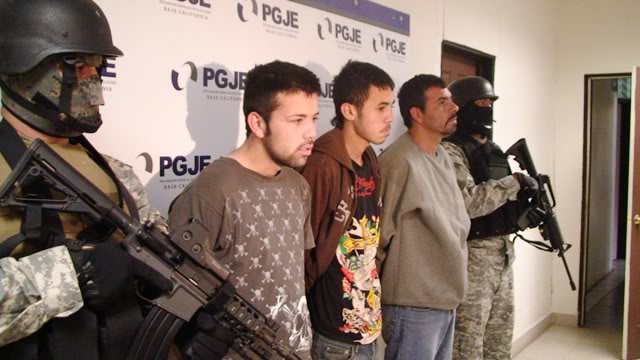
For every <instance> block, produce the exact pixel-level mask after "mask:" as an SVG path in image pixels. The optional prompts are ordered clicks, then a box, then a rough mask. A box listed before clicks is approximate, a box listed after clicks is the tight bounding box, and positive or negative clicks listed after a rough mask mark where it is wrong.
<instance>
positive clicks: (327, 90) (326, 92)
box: [320, 83, 333, 99]
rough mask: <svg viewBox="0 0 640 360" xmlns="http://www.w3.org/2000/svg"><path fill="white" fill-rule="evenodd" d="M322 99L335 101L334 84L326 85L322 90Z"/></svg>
mask: <svg viewBox="0 0 640 360" xmlns="http://www.w3.org/2000/svg"><path fill="white" fill-rule="evenodd" d="M320 97H321V98H323V99H333V83H324V85H322V87H321V88H320Z"/></svg>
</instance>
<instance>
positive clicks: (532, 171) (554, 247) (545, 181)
mask: <svg viewBox="0 0 640 360" xmlns="http://www.w3.org/2000/svg"><path fill="white" fill-rule="evenodd" d="M506 154H507V155H512V156H513V157H514V159H515V160H516V162H518V164H519V165H520V168H521V169H522V170H526V171H527V172H528V173H529V175H530V176H531V177H533V178H535V179H536V180H537V181H538V191H537V194H536V195H535V196H534V197H533V199H532V200H531V205H532V208H531V209H532V210H531V211H537V209H541V210H542V212H543V213H544V214H545V215H544V217H543V220H542V224H541V225H540V226H539V228H540V234H541V235H542V238H543V239H545V240H547V241H549V243H550V244H551V250H550V251H553V252H557V253H558V257H560V258H561V259H562V263H563V264H564V268H565V271H566V272H567V277H568V278H569V286H571V290H573V291H575V290H576V285H575V283H574V282H573V278H572V277H571V272H570V270H569V266H568V265H567V260H566V259H565V257H564V253H565V252H566V251H567V250H569V248H571V244H566V243H565V242H564V238H563V236H562V232H561V231H560V224H559V223H558V219H557V217H556V213H555V211H554V210H553V209H554V207H555V206H556V200H555V196H554V194H553V188H552V187H551V180H550V179H549V176H547V175H544V174H539V173H538V171H537V170H536V166H535V164H534V162H533V158H532V157H531V153H530V152H529V147H528V146H527V141H526V140H525V139H520V140H518V141H516V142H515V144H513V145H512V146H511V147H510V148H509V149H508V150H507V151H506ZM519 224H520V221H519ZM536 225H537V224H536ZM534 226H535V225H534ZM527 227H528V226H524V227H523V226H522V225H521V226H520V228H521V230H524V229H526V228H527Z"/></svg>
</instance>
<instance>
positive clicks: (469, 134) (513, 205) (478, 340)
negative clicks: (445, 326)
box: [443, 76, 537, 360]
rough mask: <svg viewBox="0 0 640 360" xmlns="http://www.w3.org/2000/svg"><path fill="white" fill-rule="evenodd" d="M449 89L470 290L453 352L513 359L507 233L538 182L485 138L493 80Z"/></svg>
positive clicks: (451, 148)
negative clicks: (466, 223) (514, 168)
mask: <svg viewBox="0 0 640 360" xmlns="http://www.w3.org/2000/svg"><path fill="white" fill-rule="evenodd" d="M448 88H449V90H450V91H451V94H452V96H453V101H454V102H455V103H456V105H458V106H459V107H460V110H459V111H458V127H457V130H456V132H455V133H454V134H453V135H452V136H450V137H449V138H447V139H445V142H443V145H444V147H445V149H446V150H447V152H448V153H449V155H450V156H451V159H452V160H453V162H454V164H455V169H456V178H457V181H458V186H459V187H460V189H461V190H462V193H463V198H464V200H465V206H466V209H467V212H468V214H469V217H470V218H471V230H470V232H469V237H468V239H467V240H468V242H467V246H468V256H469V258H468V265H467V266H468V290H467V293H466V295H465V298H464V300H463V302H462V303H461V304H460V306H459V307H458V309H457V315H456V329H455V336H454V348H453V359H474V360H481V359H492V360H503V359H511V338H512V336H513V311H514V306H513V272H512V267H511V265H512V263H513V260H514V251H513V244H512V243H511V241H509V234H511V233H515V232H516V230H517V228H516V220H517V218H518V216H519V215H520V213H521V212H522V211H524V209H525V208H526V206H527V199H528V197H530V196H531V195H532V192H535V190H536V189H537V182H536V181H535V180H534V179H533V178H531V177H529V176H527V175H525V174H522V173H516V174H512V173H511V171H510V169H509V164H508V162H507V156H506V155H505V154H504V153H503V152H502V150H501V149H500V147H498V145H496V144H495V143H494V142H493V141H491V139H490V137H491V135H492V129H493V123H494V120H493V103H494V101H496V100H498V96H497V95H496V94H495V93H494V91H493V87H492V86H491V83H489V81H487V80H486V79H484V78H482V77H479V76H470V77H466V78H463V79H460V80H456V81H454V82H452V83H451V84H450V85H449V87H448Z"/></svg>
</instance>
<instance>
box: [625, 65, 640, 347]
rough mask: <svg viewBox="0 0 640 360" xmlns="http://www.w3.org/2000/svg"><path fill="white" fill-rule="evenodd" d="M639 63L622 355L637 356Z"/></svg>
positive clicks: (639, 343) (639, 315)
mask: <svg viewBox="0 0 640 360" xmlns="http://www.w3.org/2000/svg"><path fill="white" fill-rule="evenodd" d="M639 75H640V66H637V67H636V68H635V70H634V73H633V77H634V83H635V88H634V94H633V97H634V98H635V107H634V116H633V120H634V126H635V132H634V138H633V172H632V174H633V180H632V181H631V183H632V184H633V188H632V189H631V191H632V192H633V195H632V205H631V235H630V237H629V240H628V241H629V244H628V247H627V248H628V249H629V251H627V267H628V270H627V271H628V272H627V291H628V292H627V294H626V302H627V308H628V312H627V314H626V318H627V319H626V324H627V338H626V339H625V340H626V348H627V354H626V357H625V358H626V359H638V358H640V301H639V299H640V226H639V225H636V224H635V223H636V222H637V221H636V220H640V86H639V84H638V79H639Z"/></svg>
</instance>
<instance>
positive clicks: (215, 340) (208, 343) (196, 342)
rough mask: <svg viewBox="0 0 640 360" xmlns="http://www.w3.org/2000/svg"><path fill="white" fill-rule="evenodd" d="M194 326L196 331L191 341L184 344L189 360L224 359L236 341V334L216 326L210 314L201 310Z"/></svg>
mask: <svg viewBox="0 0 640 360" xmlns="http://www.w3.org/2000/svg"><path fill="white" fill-rule="evenodd" d="M192 323H193V324H192V325H193V328H194V331H195V335H193V336H192V337H191V338H190V339H188V340H187V341H186V342H184V344H183V346H182V352H183V355H184V358H185V359H187V360H216V359H222V358H223V357H224V356H225V355H226V354H227V352H228V351H229V348H230V347H231V344H233V341H234V339H235V334H234V333H233V332H232V331H231V330H229V329H227V328H225V327H224V326H221V325H218V324H216V320H215V319H214V318H213V316H211V315H210V314H209V313H207V312H205V311H203V310H201V311H199V312H198V313H197V314H196V316H194V319H193V320H192Z"/></svg>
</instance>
